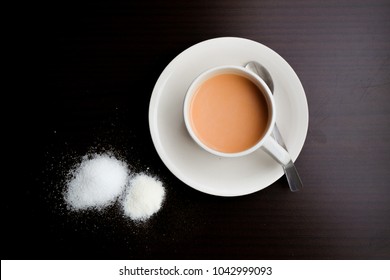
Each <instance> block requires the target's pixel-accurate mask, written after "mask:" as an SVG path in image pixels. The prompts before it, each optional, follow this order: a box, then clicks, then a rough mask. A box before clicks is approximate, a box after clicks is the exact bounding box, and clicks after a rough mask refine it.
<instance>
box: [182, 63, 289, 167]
mask: <svg viewBox="0 0 390 280" xmlns="http://www.w3.org/2000/svg"><path fill="white" fill-rule="evenodd" d="M220 74H235V75H239V76H242V77H245V78H246V79H248V80H250V81H251V82H252V83H254V84H255V85H256V86H257V87H258V88H259V89H260V91H259V92H260V93H262V94H263V96H264V98H265V100H266V103H267V106H268V122H267V126H266V129H265V132H264V133H263V137H261V139H259V141H257V143H255V144H254V145H253V146H251V147H249V148H248V149H245V150H243V151H239V152H233V153H227V152H221V151H218V150H215V149H213V148H211V147H209V146H208V145H206V144H205V143H204V142H202V141H201V140H200V138H199V137H198V136H197V134H196V133H195V130H194V128H193V127H192V125H191V123H192V122H191V112H190V110H191V102H192V100H193V97H194V95H195V94H196V92H197V89H198V88H199V87H200V86H201V85H202V84H203V83H204V82H205V81H206V80H209V79H210V78H212V77H214V76H216V75H220ZM183 113H184V122H185V125H186V127H187V130H188V132H189V134H190V136H191V137H192V139H193V140H194V141H195V142H196V143H197V144H198V145H199V146H200V147H202V148H203V149H204V150H206V151H208V152H210V153H211V154H214V155H216V156H220V157H239V156H245V155H248V154H250V153H252V152H254V151H256V150H257V149H263V150H264V151H265V152H267V153H268V154H269V155H270V156H272V157H273V158H274V159H275V160H277V161H278V162H279V163H280V164H282V165H286V164H287V163H288V162H289V161H290V159H291V158H290V155H289V153H288V152H287V151H286V150H285V149H284V148H283V147H282V146H280V145H279V144H278V143H277V142H276V140H275V139H274V138H273V137H272V136H271V134H272V130H273V128H274V125H275V118H276V108H275V102H274V98H273V96H272V92H271V90H270V89H269V88H268V86H267V84H266V83H265V82H264V81H263V80H262V79H261V78H260V77H259V76H257V75H256V74H254V73H252V72H250V71H249V70H247V69H245V68H243V67H239V66H219V67H215V68H212V69H209V70H207V71H205V72H203V73H202V74H200V75H199V76H198V77H197V78H195V80H194V81H193V82H192V83H191V85H190V87H189V88H188V90H187V93H186V96H185V100H184V109H183Z"/></svg>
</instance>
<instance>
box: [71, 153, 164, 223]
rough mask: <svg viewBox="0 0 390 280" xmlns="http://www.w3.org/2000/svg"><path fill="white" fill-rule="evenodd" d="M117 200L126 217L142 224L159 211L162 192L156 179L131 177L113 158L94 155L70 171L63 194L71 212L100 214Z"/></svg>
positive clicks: (121, 164) (125, 166)
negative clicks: (85, 211)
mask: <svg viewBox="0 0 390 280" xmlns="http://www.w3.org/2000/svg"><path fill="white" fill-rule="evenodd" d="M119 197H122V199H121V200H120V202H121V203H122V209H123V211H124V214H125V215H126V216H128V217H130V218H131V219H132V220H135V221H145V220H147V219H148V218H149V217H150V216H152V215H153V214H155V213H157V212H158V211H159V210H160V208H161V206H162V203H163V200H164V198H165V189H164V186H163V184H162V182H160V181H159V180H158V179H157V178H154V177H151V176H149V175H146V174H143V173H142V174H138V175H135V176H132V174H131V173H130V171H129V169H128V167H127V164H126V163H125V162H123V161H120V160H118V159H116V158H115V157H114V156H113V155H109V154H94V155H89V156H85V157H84V158H83V160H82V162H81V164H80V165H79V166H77V167H76V168H75V169H74V170H72V171H71V176H70V179H69V180H68V182H67V189H66V191H65V193H64V199H65V201H66V202H67V204H68V205H69V206H70V208H71V209H72V210H84V209H97V210H100V209H103V208H104V207H106V206H108V205H111V204H113V203H114V202H115V201H117V200H118V198H119Z"/></svg>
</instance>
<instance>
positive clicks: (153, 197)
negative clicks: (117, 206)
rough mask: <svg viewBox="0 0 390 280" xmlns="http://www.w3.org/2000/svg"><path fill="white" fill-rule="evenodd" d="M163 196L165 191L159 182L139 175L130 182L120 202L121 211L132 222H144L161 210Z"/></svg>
mask: <svg viewBox="0 0 390 280" xmlns="http://www.w3.org/2000/svg"><path fill="white" fill-rule="evenodd" d="M164 196H165V189H164V187H163V185H162V183H161V182H160V181H158V180H157V179H156V178H153V177H150V176H148V175H145V174H139V175H137V176H135V177H134V178H133V179H132V180H131V182H130V186H129V188H128V191H127V192H126V194H125V197H124V199H123V201H122V205H123V211H124V212H125V214H126V215H127V216H129V217H130V218H131V219H133V220H140V221H143V220H146V219H148V218H149V217H150V216H151V215H153V214H154V213H156V212H157V211H158V210H159V209H160V208H161V205H162V202H163V199H164ZM145 198H147V199H145Z"/></svg>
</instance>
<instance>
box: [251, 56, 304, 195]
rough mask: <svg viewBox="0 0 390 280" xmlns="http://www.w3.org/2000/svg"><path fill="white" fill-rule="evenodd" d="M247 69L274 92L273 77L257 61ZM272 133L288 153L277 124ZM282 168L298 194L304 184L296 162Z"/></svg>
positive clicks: (293, 190) (252, 62)
mask: <svg viewBox="0 0 390 280" xmlns="http://www.w3.org/2000/svg"><path fill="white" fill-rule="evenodd" d="M245 68H246V69H248V70H250V71H252V72H254V73H256V74H257V75H258V76H259V77H260V78H262V79H263V80H264V82H265V83H266V84H267V86H268V87H269V89H270V90H271V92H272V93H273V92H274V83H273V81H272V77H271V75H270V73H269V72H268V70H267V69H266V68H265V67H264V66H263V65H261V64H260V63H258V62H256V61H251V62H249V63H247V64H246V65H245ZM272 133H273V136H274V138H275V140H276V141H277V142H278V143H279V145H281V146H282V147H283V148H285V149H286V151H287V148H286V144H285V143H284V141H283V138H282V135H281V134H280V131H279V129H278V126H277V125H276V123H275V127H274V130H273V132H272ZM282 167H283V170H284V174H285V175H286V178H287V182H288V185H289V186H290V190H291V191H292V192H296V191H299V190H300V189H302V187H303V184H302V181H301V178H300V177H299V174H298V171H297V169H296V168H295V165H294V162H293V161H292V160H290V162H289V163H287V164H286V165H282Z"/></svg>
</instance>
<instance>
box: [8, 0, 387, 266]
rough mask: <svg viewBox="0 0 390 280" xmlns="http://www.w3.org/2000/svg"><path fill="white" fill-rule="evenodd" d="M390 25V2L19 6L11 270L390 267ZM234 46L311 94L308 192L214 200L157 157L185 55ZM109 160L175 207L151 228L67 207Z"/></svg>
mask: <svg viewBox="0 0 390 280" xmlns="http://www.w3.org/2000/svg"><path fill="white" fill-rule="evenodd" d="M389 15H390V2H389V1H385V0H383V1H382V0H371V1H367V0H366V1H364V0H356V1H346V0H337V1H333V0H330V1H304V0H300V1H288V0H278V1H265V0H259V1H257V0H243V1H235V0H224V1H219V0H215V1H202V0H198V1H193V0H188V1H174V0H167V1H148V0H144V1H121V2H117V1H93V2H92V1H91V2H90V1H79V2H75V3H72V2H71V1H50V2H48V3H44V2H38V3H37V2H35V1H34V3H26V4H23V5H22V4H20V5H19V6H17V7H15V9H12V12H11V13H10V14H9V20H8V23H9V25H7V29H8V30H7V32H6V33H7V34H6V35H7V36H8V35H9V40H7V42H8V43H7V44H6V45H7V47H8V48H9V49H7V52H6V53H5V55H6V57H7V60H9V61H10V62H11V63H10V66H9V68H8V71H7V72H8V73H7V74H6V76H5V80H6V82H10V83H11V86H10V87H7V88H8V89H3V92H2V97H3V98H4V99H3V102H2V104H3V110H4V112H6V114H5V115H6V117H4V118H3V123H4V122H5V126H4V127H3V133H2V135H3V137H4V138H5V140H6V141H7V145H5V146H4V147H3V149H4V150H5V151H6V155H7V158H9V161H7V162H6V166H7V169H6V170H5V171H4V173H3V176H4V180H3V183H2V195H1V197H2V204H1V206H2V221H3V222H2V232H3V233H4V234H5V236H4V237H3V238H2V249H1V257H2V259H389V258H390V172H389V167H390V164H389V163H390V145H389V143H390V16H389ZM8 27H9V28H8ZM224 36H235V37H243V38H248V39H251V40H255V41H258V42H260V43H262V44H265V45H267V46H269V47H270V48H272V49H274V50H275V51H276V52H278V53H279V54H280V55H281V56H282V57H283V58H285V59H286V60H287V61H288V62H289V63H290V65H291V66H292V67H293V68H294V70H295V71H296V73H297V74H298V76H299V78H300V80H301V82H302V84H303V87H304V89H305V92H306V96H307V100H308V104H309V115H310V116H309V129H308V134H307V139H306V142H305V145H304V147H303V150H302V152H301V154H300V156H299V157H298V159H297V161H296V165H297V168H298V170H299V172H300V175H301V177H302V181H303V183H304V185H305V188H304V190H303V191H301V192H299V193H291V192H290V191H289V188H288V185H287V181H286V179H285V178H284V177H282V178H281V179H280V180H278V181H277V182H275V183H274V184H272V185H271V186H269V187H267V188H266V189H264V190H262V191H259V192H257V193H254V194H251V195H247V196H243V197H236V198H222V197H215V196H211V195H207V194H203V193H200V192H198V191H196V190H194V189H192V188H190V187H189V186H186V185H185V184H183V183H182V182H181V181H179V180H178V179H177V178H176V177H175V176H174V175H173V174H172V173H170V172H169V170H168V169H167V168H166V167H165V165H164V164H163V163H162V161H161V160H160V158H159V156H158V154H157V152H156V151H155V149H154V146H153V143H152V140H151V137H150V133H149V127H148V106H149V100H150V96H151V93H152V90H153V87H154V84H155V82H156V80H157V79H158V77H159V75H160V73H161V72H162V71H163V69H164V68H165V66H166V65H167V64H168V63H169V62H170V61H171V60H172V59H173V58H174V57H175V56H176V55H177V54H179V53H180V52H181V51H183V50H184V49H186V48H188V47H190V46H191V45H193V44H195V43H198V42H200V41H203V40H206V39H210V38H215V37H224ZM103 151H112V152H114V153H115V154H116V155H117V156H118V157H120V158H122V159H124V160H125V161H126V162H128V163H129V165H130V166H131V169H132V170H133V171H134V172H149V173H151V174H153V175H156V176H158V177H159V178H160V179H161V180H162V181H163V182H164V185H165V187H166V190H167V197H166V200H165V204H164V205H163V207H162V209H161V211H160V212H158V214H157V215H155V216H153V217H152V218H151V219H150V220H148V222H147V223H142V224H136V223H134V222H132V221H130V220H128V219H126V218H124V217H123V216H122V214H121V213H120V211H118V206H117V205H114V206H112V207H109V208H108V209H107V210H105V211H100V212H94V211H86V212H80V213H74V212H70V211H69V210H68V209H67V207H66V205H65V204H64V201H63V196H62V193H63V191H64V188H65V184H66V179H67V176H68V173H69V171H70V170H71V168H72V166H74V165H75V164H76V163H77V162H78V161H80V158H81V157H82V156H84V155H85V154H88V153H91V152H103ZM6 178H8V179H6ZM238 187H239V186H238Z"/></svg>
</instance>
